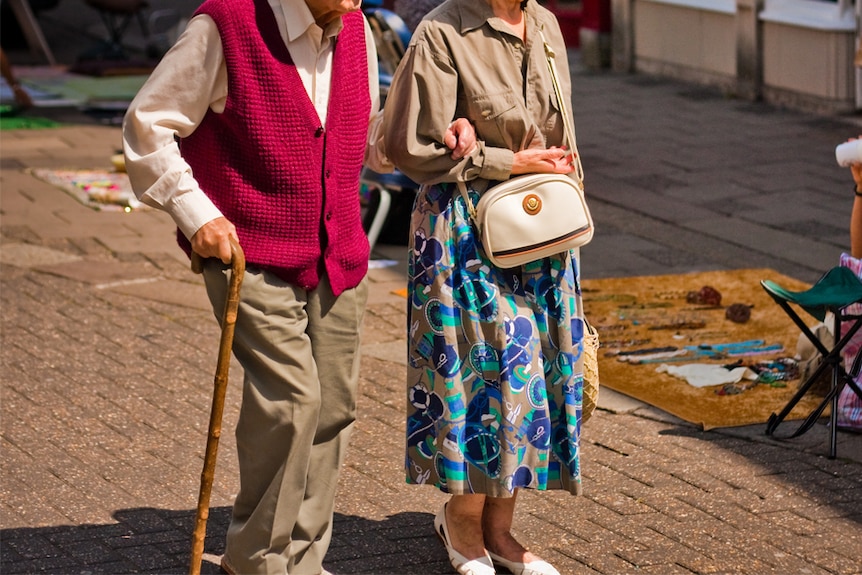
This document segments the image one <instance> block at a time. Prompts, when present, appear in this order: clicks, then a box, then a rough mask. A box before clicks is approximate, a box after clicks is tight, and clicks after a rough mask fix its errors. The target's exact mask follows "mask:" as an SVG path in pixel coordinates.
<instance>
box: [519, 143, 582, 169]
mask: <svg viewBox="0 0 862 575" xmlns="http://www.w3.org/2000/svg"><path fill="white" fill-rule="evenodd" d="M574 160H575V154H574V152H571V151H569V150H567V149H566V148H559V147H557V146H552V147H550V148H548V149H541V148H528V149H526V150H521V151H520V152H515V159H514V161H513V162H512V175H519V174H568V173H570V172H572V171H573V170H574V169H575V163H574Z"/></svg>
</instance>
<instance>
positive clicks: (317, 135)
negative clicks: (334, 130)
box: [314, 126, 323, 138]
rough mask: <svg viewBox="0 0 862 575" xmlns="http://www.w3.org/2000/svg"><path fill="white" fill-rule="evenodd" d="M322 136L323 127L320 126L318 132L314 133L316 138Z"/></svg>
mask: <svg viewBox="0 0 862 575" xmlns="http://www.w3.org/2000/svg"><path fill="white" fill-rule="evenodd" d="M322 135H323V126H320V127H318V128H317V130H315V131H314V137H315V138H319V137H320V136H322Z"/></svg>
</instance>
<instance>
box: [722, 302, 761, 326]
mask: <svg viewBox="0 0 862 575" xmlns="http://www.w3.org/2000/svg"><path fill="white" fill-rule="evenodd" d="M752 307H754V306H750V305H748V304H744V303H734V304H731V305H729V306H727V309H726V310H725V311H724V317H726V318H727V319H729V320H730V321H732V322H734V323H745V322H747V321H748V320H749V319H751V308H752Z"/></svg>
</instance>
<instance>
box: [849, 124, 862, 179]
mask: <svg viewBox="0 0 862 575" xmlns="http://www.w3.org/2000/svg"><path fill="white" fill-rule="evenodd" d="M860 137H862V136H860ZM858 139H859V138H850V139H849V140H847V141H848V142H853V141H854V140H858ZM850 174H851V175H852V176H853V181H854V182H856V191H857V192H860V193H862V163H859V164H850Z"/></svg>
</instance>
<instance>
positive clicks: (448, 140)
mask: <svg viewBox="0 0 862 575" xmlns="http://www.w3.org/2000/svg"><path fill="white" fill-rule="evenodd" d="M443 143H444V144H446V147H447V148H449V149H450V150H452V153H451V154H450V156H449V157H450V158H452V159H453V160H460V159H461V158H463V157H464V156H467V155H468V154H470V153H471V152H472V151H473V149H474V148H475V147H476V128H474V127H473V124H471V123H470V120H468V119H467V118H458V119H457V120H455V121H454V122H452V123H451V124H449V127H448V128H446V133H445V134H444V135H443Z"/></svg>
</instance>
